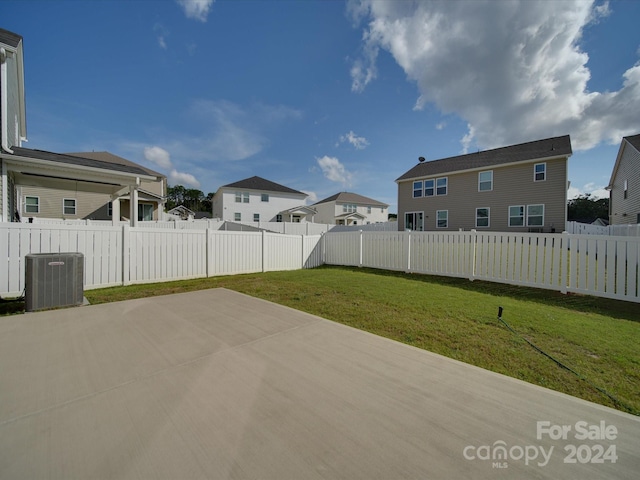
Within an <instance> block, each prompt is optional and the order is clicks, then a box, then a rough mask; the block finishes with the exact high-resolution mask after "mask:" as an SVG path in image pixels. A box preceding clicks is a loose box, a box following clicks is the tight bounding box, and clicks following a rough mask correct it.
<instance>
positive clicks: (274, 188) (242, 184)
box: [220, 176, 307, 197]
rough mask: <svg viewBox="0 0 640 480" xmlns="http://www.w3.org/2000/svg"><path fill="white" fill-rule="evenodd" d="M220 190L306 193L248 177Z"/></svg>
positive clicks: (258, 178) (260, 178)
mask: <svg viewBox="0 0 640 480" xmlns="http://www.w3.org/2000/svg"><path fill="white" fill-rule="evenodd" d="M220 188H246V189H248V190H263V191H266V192H282V193H295V194H297V195H304V196H305V197H306V196H307V194H306V193H304V192H300V191H298V190H294V189H293V188H289V187H285V186H284V185H280V184H279V183H275V182H272V181H270V180H266V179H264V178H262V177H255V176H254V177H250V178H245V179H244V180H239V181H237V182H234V183H229V184H227V185H223V186H222V187H220Z"/></svg>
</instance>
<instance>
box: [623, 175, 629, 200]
mask: <svg viewBox="0 0 640 480" xmlns="http://www.w3.org/2000/svg"><path fill="white" fill-rule="evenodd" d="M623 192H624V199H625V200H626V199H627V198H628V196H629V184H628V183H627V181H626V180H625V181H624V190H623Z"/></svg>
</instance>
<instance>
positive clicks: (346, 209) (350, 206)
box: [342, 203, 358, 213]
mask: <svg viewBox="0 0 640 480" xmlns="http://www.w3.org/2000/svg"><path fill="white" fill-rule="evenodd" d="M357 209H358V206H357V205H353V204H349V203H345V204H344V205H342V211H343V212H344V213H353V212H355V211H356V210H357Z"/></svg>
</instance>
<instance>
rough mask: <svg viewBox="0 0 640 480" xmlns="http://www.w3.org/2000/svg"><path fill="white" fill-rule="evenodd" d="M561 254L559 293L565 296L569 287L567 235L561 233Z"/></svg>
mask: <svg viewBox="0 0 640 480" xmlns="http://www.w3.org/2000/svg"><path fill="white" fill-rule="evenodd" d="M561 248H562V253H561V255H560V292H562V293H563V294H565V295H566V294H567V289H568V287H569V285H568V283H569V279H568V276H567V270H568V268H569V265H568V263H569V233H568V232H562V244H561Z"/></svg>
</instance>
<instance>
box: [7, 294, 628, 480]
mask: <svg viewBox="0 0 640 480" xmlns="http://www.w3.org/2000/svg"><path fill="white" fill-rule="evenodd" d="M550 368H553V366H550ZM545 422H546V423H545ZM581 422H583V423H581ZM583 430H586V431H587V432H588V433H589V434H590V435H591V436H592V437H597V439H582V438H580V437H581V436H582V435H581V434H582V432H583ZM614 431H615V433H614ZM563 432H564V435H563ZM563 436H564V437H565V438H563ZM576 436H577V438H576ZM598 445H600V446H598ZM614 453H615V456H614ZM494 457H495V458H494ZM572 460H573V461H575V463H565V462H566V461H572ZM597 462H601V463H597ZM638 472H640V419H639V418H636V417H633V416H631V415H627V414H624V413H620V412H617V411H615V410H612V409H609V408H606V407H602V406H598V405H595V404H592V403H589V402H585V401H582V400H578V399H576V398H573V397H569V396H566V395H563V394H559V393H556V392H553V391H550V390H546V389H543V388H540V387H536V386H533V385H529V384H527V383H524V382H520V381H517V380H514V379H511V378H508V377H504V376H501V375H498V374H494V373H491V372H488V371H485V370H482V369H479V368H476V367H472V366H469V365H466V364H463V363H460V362H456V361H454V360H450V359H447V358H445V357H441V356H439V355H435V354H432V353H429V352H426V351H422V350H419V349H416V348H412V347H409V346H406V345H403V344H400V343H396V342H393V341H391V340H387V339H384V338H380V337H377V336H375V335H371V334H368V333H364V332H361V331H358V330H355V329H352V328H349V327H346V326H343V325H340V324H336V323H333V322H330V321H327V320H324V319H322V318H319V317H315V316H312V315H308V314H305V313H301V312H298V311H296V310H292V309H289V308H286V307H282V306H279V305H275V304H272V303H269V302H266V301H263V300H258V299H255V298H251V297H248V296H246V295H242V294H239V293H236V292H232V291H228V290H224V289H215V290H207V291H200V292H193V293H185V294H179V295H171V296H166V297H156V298H147V299H141V300H132V301H127V302H120V303H111V304H105V305H95V306H88V307H78V308H74V309H66V310H57V311H50V312H40V313H31V314H26V315H21V316H12V317H4V318H0V478H2V479H21V478H23V479H30V480H32V479H41V478H42V479H44V478H51V479H94V478H99V479H109V478H133V479H138V478H140V479H147V478H149V479H155V478H166V479H192V478H207V479H226V478H238V479H253V478H262V479H278V480H286V479H322V478H328V479H332V478H341V479H349V480H352V479H367V480H369V479H402V478H414V479H461V478H487V479H489V478H490V479H495V478H518V479H522V478H538V479H540V478H549V479H560V478H566V479H576V478H579V479H581V480H584V479H590V478H602V479H604V478H608V479H611V478H629V479H636V478H638Z"/></svg>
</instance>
